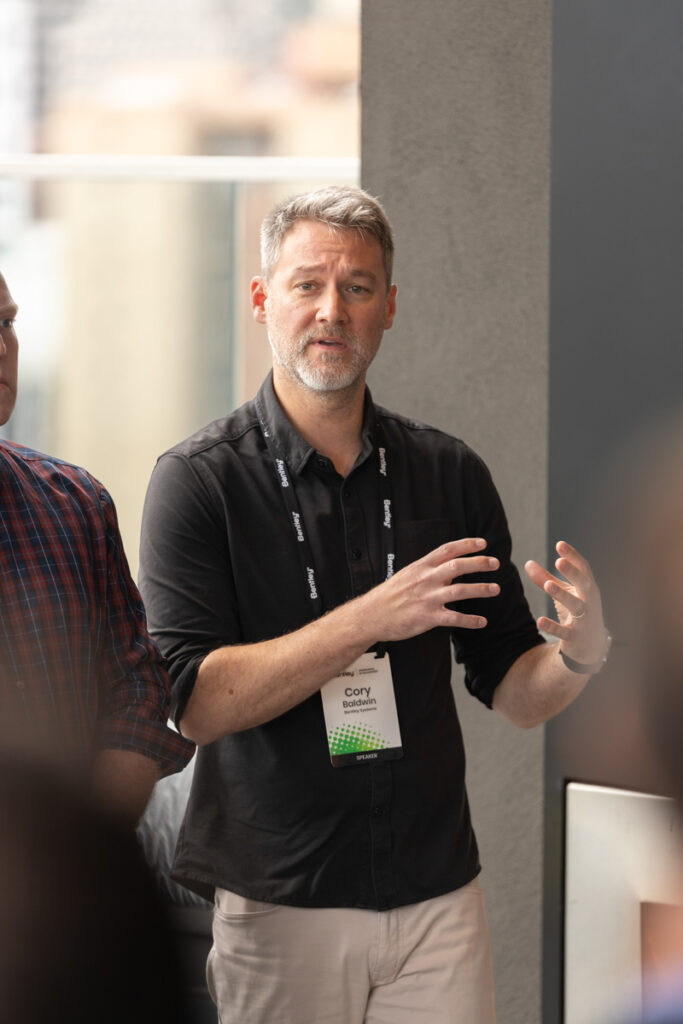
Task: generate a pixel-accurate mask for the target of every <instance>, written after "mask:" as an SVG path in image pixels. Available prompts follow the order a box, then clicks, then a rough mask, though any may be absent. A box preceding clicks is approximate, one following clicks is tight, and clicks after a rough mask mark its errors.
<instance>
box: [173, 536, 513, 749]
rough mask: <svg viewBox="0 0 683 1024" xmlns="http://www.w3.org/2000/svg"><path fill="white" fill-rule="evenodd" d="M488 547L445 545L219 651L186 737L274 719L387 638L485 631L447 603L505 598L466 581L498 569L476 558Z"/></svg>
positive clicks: (204, 668)
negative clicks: (312, 614) (293, 621)
mask: <svg viewBox="0 0 683 1024" xmlns="http://www.w3.org/2000/svg"><path fill="white" fill-rule="evenodd" d="M485 546H486V543H485V541H484V540H481V539H477V538H475V539H467V540H459V541H453V542H451V543H449V544H444V545H442V546H441V547H439V548H437V549H436V550H435V551H432V552H430V553H429V554H428V555H425V557H424V558H421V559H419V560H418V561H416V562H413V563H412V564H411V565H408V566H406V567H405V568H404V569H402V570H401V571H400V572H397V573H396V574H395V575H394V576H392V577H391V579H389V580H386V582H384V583H381V584H380V585H379V586H377V587H374V588H373V589H372V590H370V591H368V592H367V593H366V594H363V595H362V596H361V597H358V598H355V599H353V600H351V601H349V602H347V603H346V604H344V605H341V606H340V607H338V608H335V609H334V611H331V612H329V614H327V615H325V616H323V617H322V618H320V619H317V620H315V621H314V622H311V623H309V624H308V625H306V626H304V627H302V628H301V629H298V630H295V631H294V632H293V633H289V634H287V635H286V636H282V637H278V638H276V639H274V640H266V641H263V642H261V643H256V644H245V645H243V646H239V645H236V646H229V647H221V648H219V649H217V650H214V651H212V652H211V653H210V654H209V655H207V657H206V658H205V659H204V660H203V661H202V663H201V665H200V667H199V671H198V674H197V679H196V682H195V685H194V689H193V691H192V695H191V696H190V699H189V701H188V703H187V706H186V708H185V711H184V714H183V717H182V731H183V734H184V735H186V736H188V737H189V738H191V739H193V740H194V741H195V742H196V743H199V744H205V743H210V742H212V741H213V740H216V739H219V738H220V737H222V736H225V735H227V734H229V733H232V732H238V731H240V730H242V729H249V728H251V727H253V726H255V725H260V724H262V723H263V722H267V721H270V720H271V719H272V718H275V717H277V716H278V715H281V714H283V713H284V712H285V711H288V710H289V709H290V708H292V707H294V706H295V705H296V704H299V703H301V701H303V700H305V699H306V698H307V697H310V696H311V694H313V693H315V692H316V691H317V690H319V689H320V687H321V686H322V685H323V684H324V683H326V682H327V681H328V680H329V679H331V678H332V676H334V675H336V674H337V673H338V672H340V671H341V670H342V669H344V668H346V667H347V666H348V665H349V664H350V663H351V662H352V661H354V659H355V658H357V657H358V656H359V655H361V654H362V653H363V652H364V651H366V650H368V648H369V647H372V646H373V644H375V643H377V642H379V641H387V642H388V641H392V640H405V639H408V638H409V637H412V636H416V635H417V634H419V633H423V632H426V631H427V630H429V629H433V628H435V627H437V626H445V627H447V628H453V627H460V628H465V629H481V628H483V627H484V626H485V625H486V619H485V618H483V617H482V616H479V615H466V614H463V613H462V612H458V611H454V610H451V609H448V608H446V607H445V605H446V604H448V603H451V602H454V601H462V600H465V599H469V598H477V597H493V596H494V595H495V594H497V593H498V591H499V587H498V585H497V584H489V583H469V584H468V583H463V582H461V580H460V577H462V576H466V575H467V574H468V573H475V572H489V571H492V570H494V569H497V568H498V560H497V559H495V558H493V559H492V558H488V557H487V556H486V555H482V554H476V552H481V551H482V550H483V548H484V547H485Z"/></svg>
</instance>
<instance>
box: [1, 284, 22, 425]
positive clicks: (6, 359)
mask: <svg viewBox="0 0 683 1024" xmlns="http://www.w3.org/2000/svg"><path fill="white" fill-rule="evenodd" d="M16 315H17V306H16V304H15V302H14V300H13V299H12V296H11V295H10V293H9V288H8V287H7V284H6V282H5V279H4V277H3V276H2V274H0V426H2V425H3V423H7V420H8V419H9V418H10V416H11V415H12V410H13V409H14V403H15V402H16V400H17V359H18V354H19V345H18V343H17V336H16V334H15V333H14V318H15V317H16Z"/></svg>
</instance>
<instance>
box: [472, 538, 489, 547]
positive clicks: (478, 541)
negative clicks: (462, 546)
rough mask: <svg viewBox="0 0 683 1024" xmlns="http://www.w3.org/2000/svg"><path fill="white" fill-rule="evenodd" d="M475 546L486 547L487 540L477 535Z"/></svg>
mask: <svg viewBox="0 0 683 1024" xmlns="http://www.w3.org/2000/svg"><path fill="white" fill-rule="evenodd" d="M474 546H475V548H485V547H486V541H485V540H483V539H482V538H481V537H477V539H476V540H475V542H474Z"/></svg>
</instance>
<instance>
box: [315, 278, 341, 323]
mask: <svg viewBox="0 0 683 1024" xmlns="http://www.w3.org/2000/svg"><path fill="white" fill-rule="evenodd" d="M316 319H317V320H318V321H319V322H320V323H328V324H338V323H345V322H346V320H347V319H348V314H347V311H346V303H345V302H344V299H343V297H342V295H341V293H340V292H339V291H338V289H337V288H336V287H335V286H334V285H332V284H331V285H329V286H328V287H327V288H325V290H324V291H323V292H321V294H320V301H319V303H318V311H317V313H316Z"/></svg>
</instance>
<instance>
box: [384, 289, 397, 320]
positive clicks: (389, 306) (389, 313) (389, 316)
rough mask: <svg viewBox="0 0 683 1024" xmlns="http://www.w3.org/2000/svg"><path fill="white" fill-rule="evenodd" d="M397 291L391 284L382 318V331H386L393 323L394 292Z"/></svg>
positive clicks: (394, 309)
mask: <svg viewBox="0 0 683 1024" xmlns="http://www.w3.org/2000/svg"><path fill="white" fill-rule="evenodd" d="M397 291H398V289H397V287H396V285H395V284H392V286H391V288H390V289H389V291H388V292H387V302H386V308H385V317H384V330H385V331H388V330H389V328H390V327H391V325H392V324H393V322H394V317H395V316H396V292H397Z"/></svg>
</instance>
